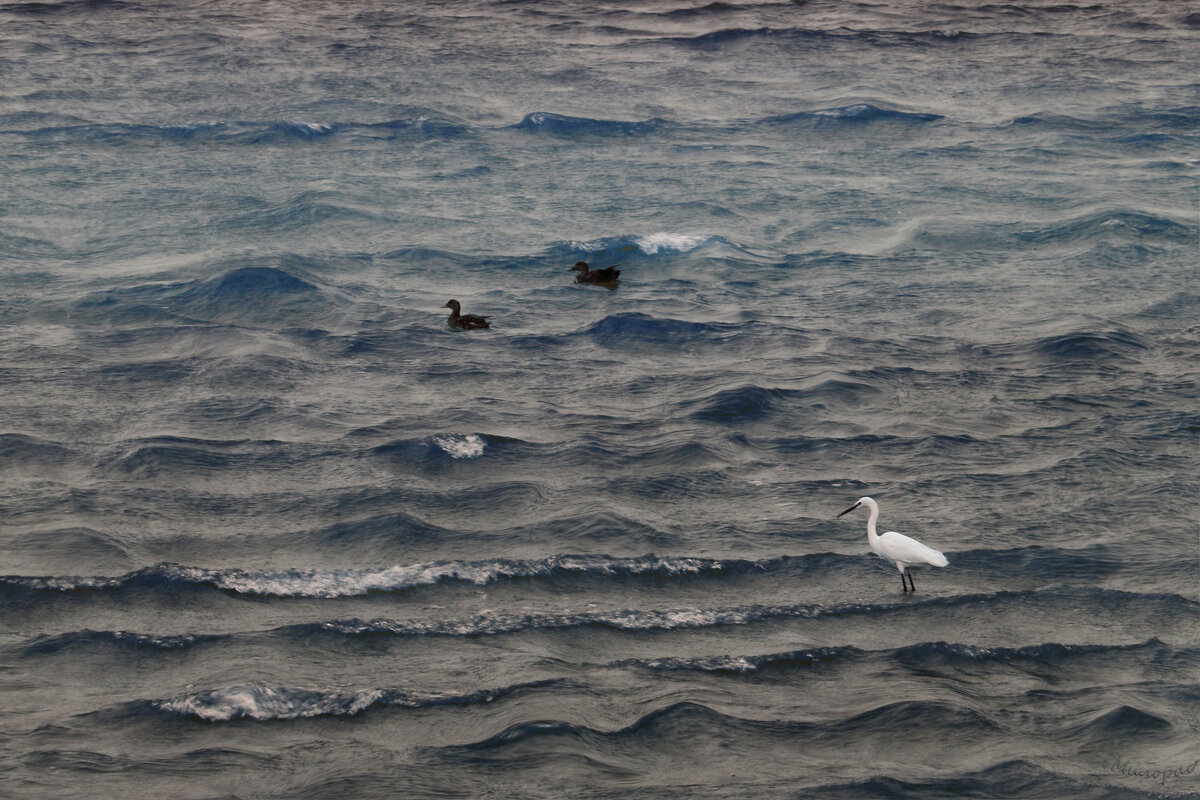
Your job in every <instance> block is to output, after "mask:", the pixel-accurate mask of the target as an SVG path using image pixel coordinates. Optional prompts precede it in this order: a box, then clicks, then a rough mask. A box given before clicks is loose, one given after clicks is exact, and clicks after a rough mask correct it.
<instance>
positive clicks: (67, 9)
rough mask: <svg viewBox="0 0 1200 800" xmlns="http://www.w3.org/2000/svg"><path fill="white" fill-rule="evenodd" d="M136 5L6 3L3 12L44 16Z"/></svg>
mask: <svg viewBox="0 0 1200 800" xmlns="http://www.w3.org/2000/svg"><path fill="white" fill-rule="evenodd" d="M136 7H137V6H136V4H134V3H129V2H125V0H57V2H54V1H53V0H46V2H41V3H36V2H33V3H6V4H5V5H4V9H3V10H4V12H5V13H7V14H26V15H30V16H45V15H49V14H75V13H83V12H87V13H89V14H91V13H95V12H97V11H106V10H110V9H123V8H136Z"/></svg>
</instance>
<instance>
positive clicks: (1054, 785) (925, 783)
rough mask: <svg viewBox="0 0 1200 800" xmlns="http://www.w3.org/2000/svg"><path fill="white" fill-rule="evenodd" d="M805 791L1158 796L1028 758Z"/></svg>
mask: <svg viewBox="0 0 1200 800" xmlns="http://www.w3.org/2000/svg"><path fill="white" fill-rule="evenodd" d="M805 795H806V796H809V797H814V798H820V799H821V800H859V798H863V797H887V798H894V799H895V800H909V799H910V798H911V800H925V798H930V797H962V798H980V800H982V799H983V798H997V797H1013V798H1016V797H1020V798H1023V799H1024V800H1058V798H1062V797H1072V798H1078V799H1079V800H1117V798H1127V799H1128V800H1138V799H1139V798H1144V799H1145V800H1150V799H1151V798H1161V797H1163V795H1161V794H1159V793H1158V792H1154V791H1149V792H1142V791H1138V790H1135V789H1130V788H1129V787H1127V786H1116V785H1105V784H1104V783H1103V782H1098V781H1097V780H1096V778H1095V777H1094V776H1090V775H1089V776H1087V778H1086V779H1080V778H1076V777H1072V776H1067V775H1062V774H1060V773H1056V772H1051V771H1050V770H1047V769H1045V768H1044V767H1040V766H1038V765H1037V764H1033V763H1031V762H1029V761H1025V760H1021V759H1015V760H1009V761H1003V762H1001V763H999V764H996V765H994V766H991V767H988V768H987V769H984V770H980V771H975V772H968V773H956V774H953V775H949V776H938V777H931V778H926V779H922V780H902V779H899V778H894V777H890V776H883V775H879V776H876V777H872V778H869V779H867V780H863V781H855V782H851V783H840V784H825V785H822V786H813V787H809V788H807V789H806V790H805Z"/></svg>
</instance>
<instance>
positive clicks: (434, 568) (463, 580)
mask: <svg viewBox="0 0 1200 800" xmlns="http://www.w3.org/2000/svg"><path fill="white" fill-rule="evenodd" d="M394 523H395V520H391V521H389V522H387V523H386V524H384V525H383V526H382V529H381V532H380V535H381V536H387V535H394V532H395V524H394ZM337 532H338V529H336V528H335V529H330V530H329V531H327V532H326V534H325V536H324V538H323V539H322V541H326V542H332V541H334V540H335V538H336V534H337ZM343 533H344V535H350V533H349V532H343ZM353 535H354V536H355V537H356V538H361V537H362V536H363V535H364V533H363V531H362V530H361V529H356V530H354V531H353ZM948 555H949V557H950V559H951V564H952V565H953V566H954V567H955V568H957V569H961V570H965V571H967V572H969V573H973V574H979V575H988V576H991V577H993V578H995V579H997V580H1001V581H1002V580H1004V579H1006V578H1012V577H1019V576H1027V577H1029V578H1030V579H1031V580H1032V581H1033V582H1035V583H1039V582H1045V581H1069V580H1071V579H1079V580H1088V579H1090V578H1095V577H1096V576H1098V575H1111V574H1114V573H1117V572H1118V571H1120V570H1121V567H1122V565H1123V564H1124V563H1125V561H1126V560H1127V558H1126V556H1125V555H1124V553H1123V551H1122V550H1120V549H1119V548H1117V547H1116V546H1108V545H1094V546H1091V547H1087V548H1079V549H1064V548H1053V547H1044V546H1040V545H1031V546H1026V547H1019V548H1013V549H1003V550H997V549H979V550H966V551H957V552H955V551H950V552H949V554H948ZM878 563H879V562H878V561H877V560H876V559H875V558H873V557H868V556H863V555H842V554H835V553H815V554H810V555H798V556H775V557H770V558H763V559H756V560H755V559H713V558H700V557H689V556H655V555H643V556H637V557H613V556H607V555H559V556H552V557H549V558H538V559H508V558H497V559H484V560H478V561H462V560H441V561H432V562H426V563H416V564H401V565H395V566H388V567H379V568H359V569H353V568H346V569H318V570H303V569H291V570H244V569H233V568H230V569H205V568H202V567H195V566H184V565H180V564H172V563H161V564H157V565H155V566H151V567H145V568H142V569H139V570H135V571H133V572H129V573H126V574H124V575H121V576H117V577H101V576H94V577H80V576H45V577H35V576H20V575H6V576H0V592H2V593H5V594H9V595H15V594H24V595H28V596H33V597H38V596H41V597H43V598H45V599H49V596H51V595H63V594H68V595H70V594H81V595H82V594H91V593H95V592H105V593H109V594H113V595H116V596H120V595H122V594H127V593H131V592H145V591H151V592H156V593H163V594H167V595H170V594H182V593H186V592H189V591H194V590H197V589H215V590H218V591H222V592H226V593H229V594H231V595H235V596H245V597H267V598H321V599H336V598H349V597H362V596H367V595H371V594H392V593H403V592H408V591H412V590H414V589H418V588H422V587H433V586H436V585H439V584H460V585H474V586H484V585H491V584H497V583H512V582H525V581H530V580H536V581H542V582H546V583H549V584H551V585H554V586H557V587H558V588H559V589H560V590H569V589H570V588H571V587H572V586H573V585H575V584H578V583H580V582H589V583H596V582H599V583H603V584H613V583H614V582H621V581H629V580H635V581H642V582H650V583H652V584H654V585H661V583H662V582H663V581H676V582H680V581H687V582H689V583H697V582H722V581H728V580H730V579H734V578H739V577H745V576H751V577H755V578H762V579H764V580H787V579H801V578H803V579H806V580H808V579H815V578H820V577H822V576H834V575H838V574H841V573H844V572H846V571H847V570H852V569H862V570H866V571H869V572H874V571H875V568H876V567H877V566H878ZM1047 591H1059V592H1078V593H1080V594H1081V595H1084V596H1086V595H1087V593H1089V592H1103V591H1113V592H1114V594H1113V595H1112V596H1111V599H1112V600H1114V601H1115V600H1116V598H1118V597H1121V598H1145V599H1150V598H1160V599H1167V598H1175V599H1176V600H1178V601H1180V602H1183V603H1185V604H1186V603H1189V602H1191V601H1189V600H1187V599H1186V598H1184V597H1183V596H1182V595H1176V594H1152V593H1138V592H1125V591H1119V590H1107V589H1098V588H1094V587H1091V586H1088V585H1086V584H1085V585H1081V586H1070V585H1068V584H1066V583H1063V584H1060V585H1059V586H1058V587H1057V588H1052V589H1048V590H1047ZM1010 596H1013V595H1012V593H1009V592H1004V591H1001V592H996V593H994V594H992V595H986V594H973V595H962V596H959V597H971V598H977V597H996V598H1005V597H1010ZM923 602H931V603H950V604H954V603H956V602H958V601H957V600H956V598H955V597H947V598H936V599H932V600H927V601H923ZM891 607H892V606H888V605H881V606H872V605H870V604H866V605H859V606H853V608H861V609H865V610H870V609H882V608H891ZM755 608H760V607H757V606H756V607H755ZM793 608H796V609H814V612H813V613H840V612H835V611H833V610H832V608H834V607H831V609H824V610H820V607H817V606H795V607H793ZM748 613H749V612H748ZM797 613H801V612H797Z"/></svg>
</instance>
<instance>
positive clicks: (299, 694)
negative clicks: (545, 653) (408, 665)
mask: <svg viewBox="0 0 1200 800" xmlns="http://www.w3.org/2000/svg"><path fill="white" fill-rule="evenodd" d="M569 685H570V683H569V682H568V681H565V680H561V679H551V680H544V681H535V682H530V683H520V684H514V685H511V686H504V687H500V688H496V689H481V690H479V691H475V692H467V693H463V694H453V693H446V694H419V693H414V692H408V691H404V690H402V689H369V690H361V691H324V690H320V689H304V688H299V687H293V686H273V685H270V684H262V683H247V684H240V685H237V686H230V687H226V688H222V689H208V690H204V691H199V692H194V693H190V694H184V695H179V696H176V697H171V698H166V699H161V700H140V701H135V702H132V703H129V704H126V705H125V706H123V707H121V708H119V709H115V710H111V711H109V712H106V713H107V714H108V715H112V716H115V717H117V718H134V717H145V716H147V715H149V716H154V715H161V716H167V717H185V718H193V719H198V720H202V721H204V722H213V723H215V722H231V721H236V720H256V721H260V722H266V721H281V720H295V719H309V718H313V717H354V716H358V715H359V714H362V713H364V712H366V711H368V710H370V709H379V708H404V709H428V708H436V707H439V706H477V705H485V704H488V703H493V702H496V701H498V700H501V699H504V698H508V697H513V696H519V695H520V694H523V693H526V692H529V691H534V690H545V689H562V688H565V687H567V686H569Z"/></svg>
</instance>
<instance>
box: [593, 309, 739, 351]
mask: <svg viewBox="0 0 1200 800" xmlns="http://www.w3.org/2000/svg"><path fill="white" fill-rule="evenodd" d="M739 327H740V326H738V325H733V324H729V323H721V322H688V321H686V320H681V319H670V318H663V317H652V316H650V315H649V314H641V313H636V312H631V313H623V314H613V315H611V316H607V317H605V318H604V319H602V320H600V321H598V322H594V323H592V324H591V325H590V326H588V327H587V328H586V329H585V330H583V331H582V335H583V336H586V337H588V338H590V339H592V340H593V341H595V342H596V343H597V344H599V345H601V346H602V347H612V348H619V349H622V350H628V349H639V350H640V349H647V348H648V349H658V348H664V347H674V348H680V347H689V348H690V347H698V346H701V344H710V345H711V344H714V343H716V342H719V341H720V340H722V339H725V338H728V337H730V336H732V335H734V334H735V333H736V332H737V330H738V328H739Z"/></svg>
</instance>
